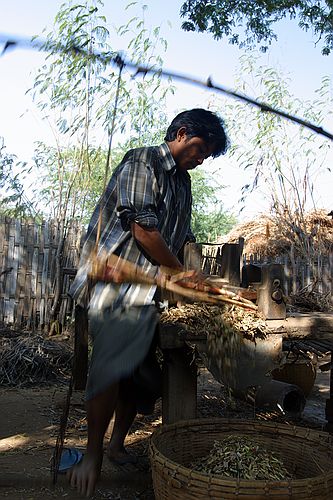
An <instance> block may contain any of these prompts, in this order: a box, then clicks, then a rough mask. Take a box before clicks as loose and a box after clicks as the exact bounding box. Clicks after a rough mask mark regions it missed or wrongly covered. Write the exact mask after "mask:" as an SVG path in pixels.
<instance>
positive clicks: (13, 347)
mask: <svg viewBox="0 0 333 500" xmlns="http://www.w3.org/2000/svg"><path fill="white" fill-rule="evenodd" d="M71 361H72V351H71V349H70V348H69V347H68V346H66V345H65V344H63V343H57V342H53V341H51V340H46V339H44V338H43V337H42V336H41V335H33V334H29V335H22V334H19V333H15V332H11V331H10V330H7V331H1V332H0V385H2V386H21V387H26V386H31V385H35V384H47V383H50V382H55V381H62V380H64V378H65V376H66V375H68V374H69V372H70V369H71Z"/></svg>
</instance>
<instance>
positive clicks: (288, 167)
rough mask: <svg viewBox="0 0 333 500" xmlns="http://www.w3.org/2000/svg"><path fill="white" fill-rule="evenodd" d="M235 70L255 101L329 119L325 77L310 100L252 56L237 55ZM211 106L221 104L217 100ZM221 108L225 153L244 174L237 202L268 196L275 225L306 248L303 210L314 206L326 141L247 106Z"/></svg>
mask: <svg viewBox="0 0 333 500" xmlns="http://www.w3.org/2000/svg"><path fill="white" fill-rule="evenodd" d="M238 74H240V75H243V74H246V75H247V80H248V81H250V82H251V90H250V89H249V86H250V85H249V84H248V83H245V82H244V81H239V82H238V87H239V89H240V90H241V91H242V92H244V93H249V92H250V91H251V93H253V92H255V94H256V95H257V96H258V100H259V101H261V102H266V103H267V104H269V105H271V106H274V107H275V108H279V109H283V110H286V111H287V112H289V113H291V114H293V115H296V116H302V117H303V118H305V119H306V120H309V121H312V122H315V123H316V124H318V125H319V126H320V125H321V124H322V123H323V121H324V120H329V119H331V116H332V113H333V99H332V95H331V80H330V79H329V78H327V77H325V78H323V80H322V85H321V88H320V89H318V90H317V92H316V98H315V99H314V100H313V101H309V100H307V101H302V100H300V99H297V98H295V97H294V96H293V95H292V94H291V93H290V91H289V81H288V77H287V76H286V75H284V74H282V73H280V72H278V71H277V70H275V69H272V68H269V67H267V66H257V65H256V58H255V57H253V56H246V57H243V58H242V59H241V68H240V69H239V71H238ZM216 104H217V103H216ZM217 105H218V106H219V107H221V103H220V104H217ZM223 107H224V114H225V118H226V122H227V123H228V128H229V133H230V138H231V143H232V144H233V146H232V148H231V151H230V153H231V156H232V157H233V158H234V159H235V160H236V162H237V163H238V165H239V166H240V167H241V168H242V169H243V170H244V174H245V176H246V178H247V182H246V183H245V184H244V186H243V189H242V199H241V201H242V202H243V203H244V204H245V203H247V202H248V200H249V195H250V193H252V192H254V191H255V192H256V195H257V196H260V198H261V199H262V198H264V199H265V198H266V200H269V201H270V211H271V213H272V215H273V216H274V217H275V218H276V219H277V220H278V221H279V222H280V226H281V228H283V227H284V228H286V227H287V228H288V231H290V232H291V233H293V234H298V235H301V236H300V237H299V244H300V245H301V246H303V250H304V251H303V253H305V250H306V252H308V251H309V248H310V247H309V244H308V240H307V237H306V236H305V233H306V224H305V213H306V212H307V211H309V210H311V209H313V208H316V203H317V200H318V199H319V198H320V193H319V192H318V187H317V179H318V177H319V176H320V175H321V174H322V173H323V172H325V171H326V170H330V166H329V163H328V161H327V154H328V152H329V150H330V148H331V145H332V144H331V142H330V141H329V140H328V139H325V138H323V137H322V136H319V135H318V134H315V133H314V132H311V131H309V130H308V129H305V128H304V127H300V126H298V125H295V124H293V123H291V122H289V121H288V120H285V119H283V118H280V117H278V116H275V115H272V114H270V113H265V112H262V111H259V110H257V109H255V108H254V107H252V106H250V105H248V106H244V104H240V103H230V101H228V102H226V103H223ZM301 238H302V241H301Z"/></svg>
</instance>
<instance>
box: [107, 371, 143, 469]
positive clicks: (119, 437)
mask: <svg viewBox="0 0 333 500" xmlns="http://www.w3.org/2000/svg"><path fill="white" fill-rule="evenodd" d="M136 413H137V412H136V400H135V393H134V384H133V381H132V379H126V380H122V381H121V382H120V383H119V394H118V400H117V406H116V412H115V421H114V424H113V429H112V435H111V439H110V442H109V446H108V450H107V455H108V457H109V459H110V460H112V461H114V462H117V463H119V464H120V465H122V464H126V463H135V462H136V461H137V458H136V457H135V455H130V454H129V453H128V452H127V451H126V449H125V447H124V441H125V438H126V436H127V433H128V431H129V429H130V427H131V425H132V423H133V420H134V418H135V416H136Z"/></svg>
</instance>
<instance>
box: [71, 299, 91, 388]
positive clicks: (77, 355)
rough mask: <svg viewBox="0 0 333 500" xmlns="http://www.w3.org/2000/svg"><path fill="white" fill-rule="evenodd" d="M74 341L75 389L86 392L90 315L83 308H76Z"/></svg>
mask: <svg viewBox="0 0 333 500" xmlns="http://www.w3.org/2000/svg"><path fill="white" fill-rule="evenodd" d="M74 324H75V339H74V365H73V377H74V389H75V390H77V391H81V390H84V389H85V387H86V383H87V374H88V314H87V310H86V309H85V308H83V307H81V306H78V305H77V306H75V322H74Z"/></svg>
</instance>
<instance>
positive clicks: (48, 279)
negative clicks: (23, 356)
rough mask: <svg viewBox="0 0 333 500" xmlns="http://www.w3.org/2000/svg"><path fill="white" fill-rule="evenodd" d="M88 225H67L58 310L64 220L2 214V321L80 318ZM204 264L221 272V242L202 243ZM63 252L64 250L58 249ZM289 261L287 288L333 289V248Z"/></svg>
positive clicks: (37, 324)
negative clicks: (78, 287) (77, 281)
mask: <svg viewBox="0 0 333 500" xmlns="http://www.w3.org/2000/svg"><path fill="white" fill-rule="evenodd" d="M83 234H84V228H83V227H82V226H81V225H80V224H79V223H78V222H77V221H71V222H70V224H69V225H68V227H67V228H66V233H65V240H64V244H63V248H62V250H61V255H60V256H61V269H62V273H61V292H60V296H59V304H58V307H57V308H56V315H55V316H54V314H51V313H52V310H54V309H55V307H54V300H55V290H56V281H57V279H59V276H58V275H57V273H56V267H57V265H56V264H57V262H56V259H57V250H58V246H59V243H61V242H60V238H61V231H60V228H59V224H58V223H57V222H56V221H53V220H49V221H43V222H42V223H37V222H36V221H34V220H32V219H31V220H24V221H20V220H16V219H10V218H8V217H0V323H3V324H7V325H17V326H20V327H26V328H28V329H31V330H43V329H44V330H50V328H51V326H52V324H53V323H55V322H56V323H57V324H58V327H59V328H60V330H61V329H62V328H64V327H66V326H68V325H69V324H70V323H71V322H72V321H73V319H74V307H73V306H74V304H73V301H72V300H71V298H70V297H69V296H68V290H69V287H70V284H71V282H72V280H73V277H74V275H75V271H76V269H77V266H78V263H79V257H80V249H81V246H80V244H81V240H82V236H83ZM201 249H202V251H201V255H202V257H201V266H202V269H203V271H204V273H206V274H210V275H219V273H220V271H221V266H222V262H221V255H222V251H221V249H222V244H221V245H210V244H204V245H202V246H201ZM58 254H59V251H58ZM242 262H243V263H253V264H255V263H259V264H260V263H263V262H267V260H266V261H265V259H262V258H261V257H260V255H257V254H254V255H245V254H244V255H243V258H242ZM275 262H279V263H281V264H283V265H284V269H285V277H286V293H287V294H289V293H291V292H295V291H297V290H300V289H302V288H304V287H306V286H310V285H311V284H313V283H316V286H317V289H318V290H319V291H320V292H322V293H331V294H332V291H333V284H332V283H333V251H331V252H330V253H329V254H328V255H322V254H319V255H316V256H314V257H313V258H312V259H311V262H305V261H302V260H301V259H299V258H293V256H292V251H291V252H289V254H288V255H282V256H279V257H278V259H275Z"/></svg>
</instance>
